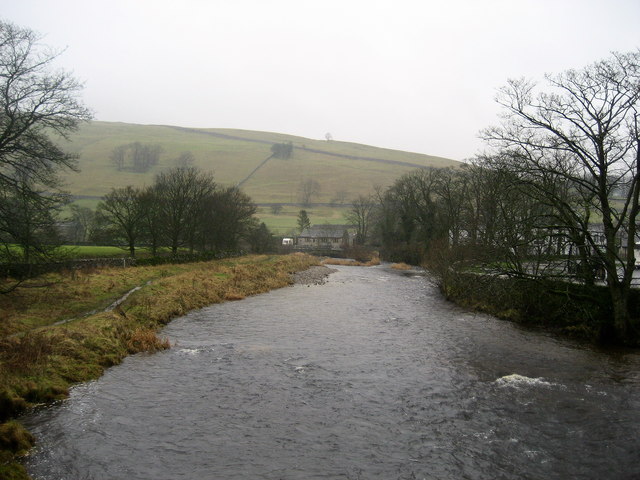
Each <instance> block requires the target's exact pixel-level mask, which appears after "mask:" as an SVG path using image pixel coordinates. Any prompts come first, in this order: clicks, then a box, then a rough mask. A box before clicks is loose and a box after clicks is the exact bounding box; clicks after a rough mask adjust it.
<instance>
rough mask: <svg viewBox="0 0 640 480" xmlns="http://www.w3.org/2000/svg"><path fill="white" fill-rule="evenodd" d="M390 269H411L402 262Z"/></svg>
mask: <svg viewBox="0 0 640 480" xmlns="http://www.w3.org/2000/svg"><path fill="white" fill-rule="evenodd" d="M391 268H393V269H394V270H411V269H412V268H413V267H412V266H411V265H408V264H406V263H404V262H400V263H394V264H392V265H391Z"/></svg>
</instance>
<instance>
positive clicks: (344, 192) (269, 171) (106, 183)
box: [64, 122, 459, 230]
mask: <svg viewBox="0 0 640 480" xmlns="http://www.w3.org/2000/svg"><path fill="white" fill-rule="evenodd" d="M132 142H140V143H141V144H152V145H159V146H160V147H161V149H162V150H161V153H160V155H159V158H158V163H157V165H155V166H153V167H151V168H150V169H149V170H148V171H146V172H144V173H136V172H133V171H131V169H126V168H125V169H123V170H121V171H118V169H117V168H116V166H115V165H114V163H113V162H112V160H111V159H110V156H111V154H112V152H113V150H114V148H116V147H118V146H121V145H126V144H130V143H132ZM286 142H291V143H292V145H293V147H294V148H293V155H292V157H291V158H290V159H287V160H282V159H277V158H272V159H270V160H269V161H267V162H266V163H265V164H264V165H263V166H262V167H261V168H260V169H259V170H257V171H256V172H255V174H254V175H252V176H251V177H250V178H249V179H247V180H246V181H244V182H243V184H242V189H243V190H244V191H245V192H246V193H247V194H248V195H250V196H251V198H252V199H253V200H254V201H255V202H256V203H258V204H273V203H281V204H285V210H283V212H282V214H284V216H285V217H286V216H287V215H288V212H287V208H289V209H291V212H293V213H295V212H297V208H299V207H296V206H294V205H291V206H290V207H287V206H286V204H296V203H298V202H299V193H298V190H299V186H300V183H301V182H302V181H304V180H308V179H313V180H315V181H317V182H318V183H319V185H320V192H319V194H318V195H317V196H315V197H313V199H312V202H313V203H315V204H329V203H331V202H333V203H335V202H336V199H340V201H341V202H345V201H346V202H348V201H349V200H351V199H353V198H355V197H356V196H357V195H358V194H368V193H371V192H372V191H373V189H374V188H375V187H376V186H382V187H385V186H388V185H390V184H391V183H392V182H393V181H394V180H395V179H396V178H398V177H399V176H400V175H402V174H403V173H406V172H409V171H411V170H414V169H416V168H419V167H427V166H431V167H448V166H456V165H459V162H456V161H453V160H449V159H446V158H441V157H434V156H429V155H423V154H418V153H410V152H402V151H398V150H389V149H383V148H377V147H372V146H368V145H360V144H356V143H348V142H339V141H325V140H313V139H309V138H303V137H296V136H291V135H285V134H278V133H269V132H256V131H249V130H232V129H194V128H183V127H172V126H162V125H135V124H125V123H111V122H91V123H89V124H86V125H84V126H83V127H82V128H81V129H80V130H79V131H78V132H76V133H75V134H74V135H72V137H71V138H70V141H69V142H65V148H66V149H68V150H69V151H72V152H74V153H77V154H78V155H79V167H80V172H79V173H68V174H66V175H65V177H64V179H65V182H66V185H67V189H68V190H69V191H70V192H71V194H73V195H74V196H76V197H77V198H79V199H84V200H82V202H83V203H85V204H87V205H89V206H93V205H95V203H97V200H98V198H99V197H101V196H102V195H104V194H105V193H108V192H109V191H110V190H111V189H112V188H114V187H116V188H117V187H123V186H126V185H134V186H144V185H149V184H151V183H152V182H153V179H154V176H155V175H156V174H158V173H159V172H161V171H163V170H166V169H169V168H172V167H174V166H176V159H177V158H178V157H179V155H180V154H181V153H182V152H187V151H188V152H191V153H192V154H193V158H194V163H193V165H195V166H197V167H199V168H201V169H202V170H205V171H210V172H213V173H214V176H215V179H216V181H217V182H218V183H220V184H223V185H236V184H238V183H239V182H241V181H242V180H244V179H246V177H247V176H248V175H249V174H250V173H251V172H252V171H254V170H255V168H256V167H257V166H258V165H259V164H260V163H261V162H263V161H264V160H265V159H266V158H267V157H269V156H270V155H271V146H272V145H273V144H274V143H286ZM291 212H289V213H291ZM263 213H264V214H265V216H266V217H268V214H267V209H264V211H263ZM333 217H335V218H333ZM322 218H323V221H329V222H332V223H333V222H334V220H335V222H337V223H339V222H340V221H341V218H342V214H341V213H340V212H337V213H336V212H335V211H330V212H328V211H327V212H323V214H322ZM267 220H269V219H267ZM271 220H273V219H271ZM312 220H313V219H312ZM278 222H280V223H282V222H284V223H283V225H279V224H278ZM278 222H275V223H274V222H273V221H271V222H270V221H267V224H268V225H270V226H274V225H275V226H276V230H277V229H278V228H280V227H282V228H284V227H286V226H288V225H291V219H288V220H286V221H285V219H284V217H280V218H279V219H278Z"/></svg>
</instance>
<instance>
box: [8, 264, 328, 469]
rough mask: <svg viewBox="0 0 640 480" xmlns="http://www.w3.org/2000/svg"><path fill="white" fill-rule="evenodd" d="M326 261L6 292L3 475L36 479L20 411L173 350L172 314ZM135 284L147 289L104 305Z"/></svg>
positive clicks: (167, 271)
mask: <svg viewBox="0 0 640 480" xmlns="http://www.w3.org/2000/svg"><path fill="white" fill-rule="evenodd" d="M317 264H318V259H317V258H315V257H311V256H308V255H303V254H293V255H287V256H275V255H274V256H267V255H259V256H258V255H253V256H246V257H238V258H233V259H225V260H215V261H208V262H199V263H190V264H181V265H159V266H153V267H136V268H105V269H99V270H94V271H84V272H83V271H80V272H69V273H66V274H50V275H47V276H44V277H41V278H37V279H32V280H30V284H29V285H28V286H31V287H36V286H37V282H41V283H46V285H47V288H46V289H43V288H20V289H18V290H16V291H14V292H12V293H10V294H6V295H3V296H0V312H2V319H1V320H0V327H1V328H2V333H1V334H0V421H2V422H4V423H2V424H0V478H3V479H4V478H7V479H27V478H28V476H27V475H26V472H25V471H24V468H23V467H22V466H21V465H20V463H19V461H18V457H19V456H20V455H21V454H23V453H25V452H26V451H28V449H29V448H30V447H31V445H32V444H33V438H32V437H31V435H30V434H29V433H28V432H26V431H25V430H24V428H23V427H22V426H21V425H20V424H19V423H18V422H17V421H16V420H15V418H16V417H17V416H18V415H20V414H22V413H24V412H26V411H27V410H28V409H29V408H31V407H33V406H36V405H38V404H42V403H50V402H53V401H56V400H60V399H63V398H66V396H67V395H68V391H69V387H70V386H71V385H73V384H74V383H77V382H84V381H87V380H91V379H94V378H98V377H99V376H100V375H102V373H103V371H104V370H105V369H106V368H108V367H110V366H112V365H116V364H118V363H120V362H121V361H122V359H123V358H124V357H125V356H127V355H129V354H133V353H137V352H154V351H158V350H162V349H165V348H168V347H169V346H170V345H169V342H168V341H167V339H163V338H160V337H158V335H157V333H156V332H157V331H158V330H159V329H160V328H161V327H162V326H163V325H166V324H167V323H168V322H169V321H170V320H171V319H172V318H175V317H177V316H180V315H183V314H185V313H187V312H188V311H190V310H193V309H197V308H202V307H204V306H206V305H210V304H213V303H217V302H222V301H226V300H238V299H242V298H244V297H246V296H248V295H254V294H258V293H263V292H266V291H268V290H271V289H274V288H280V287H283V286H286V285H288V284H290V283H291V273H293V272H296V271H300V270H305V269H307V268H309V267H310V266H312V265H317ZM134 287H141V288H140V289H139V290H137V291H134V292H132V293H131V295H130V296H129V297H128V298H127V299H126V300H125V301H124V302H123V303H121V304H120V305H119V306H117V307H116V308H114V309H113V310H111V311H104V309H105V307H106V306H108V305H109V304H111V303H113V302H114V301H116V300H117V299H119V298H121V297H122V296H123V295H124V294H125V293H127V292H129V291H131V290H132V289H133V288H134ZM96 309H98V310H100V312H99V313H94V314H91V315H88V316H83V313H86V312H90V311H92V310H96ZM65 320H70V321H66V322H63V323H60V322H61V321H65Z"/></svg>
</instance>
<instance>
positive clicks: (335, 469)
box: [25, 266, 640, 480]
mask: <svg viewBox="0 0 640 480" xmlns="http://www.w3.org/2000/svg"><path fill="white" fill-rule="evenodd" d="M337 268H338V270H339V271H338V272H337V273H334V274H332V275H331V276H330V277H329V280H328V282H327V283H326V284H325V285H314V286H304V285H296V286H294V287H291V288H285V289H281V290H277V291H273V292H270V293H267V294H264V295H259V296H255V297H251V298H248V299H246V300H242V301H240V302H231V303H224V304H219V305H214V306H211V307H208V308H205V309H203V310H200V311H197V312H194V313H191V314H189V315H186V316H185V317H182V318H179V319H177V320H175V321H173V322H172V323H171V324H170V325H169V326H168V327H167V328H166V329H165V330H164V332H163V335H165V336H168V337H169V338H170V339H171V341H172V343H175V346H174V347H173V348H172V349H171V350H167V351H165V352H162V353H158V354H155V355H147V354H139V355H135V356H132V357H129V358H127V359H126V360H125V361H124V363H122V364H121V365H119V366H116V367H113V368H111V369H109V370H108V371H107V372H106V374H105V375H104V376H103V377H102V378H100V379H99V380H97V381H94V382H90V383H87V384H83V385H80V386H78V387H75V388H74V389H73V390H72V393H71V396H70V398H69V399H68V400H66V401H64V402H62V403H60V404H58V405H55V406H52V407H49V408H47V409H44V410H41V411H40V412H38V413H37V414H34V415H32V416H30V417H28V418H26V419H25V422H26V423H27V425H28V427H29V428H30V429H31V430H32V431H33V432H34V433H35V434H36V435H37V438H38V440H39V443H38V447H37V448H36V449H35V450H34V452H33V453H32V454H31V456H30V457H29V459H28V460H27V468H28V470H29V472H30V474H31V475H32V476H33V477H34V478H36V479H48V480H54V479H55V480H60V479H65V480H67V479H68V480H79V479H92V480H119V479H122V480H125V479H126V480H133V479H135V480H145V479H149V480H151V479H153V480H175V479H190V480H191V479H194V480H195V479H197V480H202V479H224V480H232V479H243V480H244V479H274V480H275V479H423V478H424V479H452V480H453V479H455V480H459V479H487V480H489V479H491V480H494V479H582V478H584V479H638V478H640V355H638V354H637V353H629V352H613V353H612V352H601V351H598V350H596V349H592V348H587V347H584V346H580V345H575V344H572V343H570V342H567V341H562V340H558V339H554V338H552V337H550V336H548V335H545V334H541V333H537V332H531V331H527V330H523V329H519V328H518V327H517V326H514V325H513V324H510V323H508V322H504V321H500V320H496V319H494V318H492V317H490V316H487V315H481V314H474V313H469V312H466V311H463V310H461V309H459V308H457V307H455V306H453V305H452V304H450V303H447V302H446V301H444V300H443V299H442V298H441V297H440V294H439V293H438V291H437V290H436V289H435V287H433V286H432V285H431V284H430V283H429V281H428V279H427V278H426V277H424V276H419V275H411V274H405V273H401V272H396V271H394V270H392V269H390V268H388V267H387V266H379V267H369V268H364V267H337Z"/></svg>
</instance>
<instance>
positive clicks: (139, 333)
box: [127, 328, 171, 353]
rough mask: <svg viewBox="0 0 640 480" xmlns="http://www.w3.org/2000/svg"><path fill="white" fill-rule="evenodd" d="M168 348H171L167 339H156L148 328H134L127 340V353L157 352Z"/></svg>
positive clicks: (153, 331)
mask: <svg viewBox="0 0 640 480" xmlns="http://www.w3.org/2000/svg"><path fill="white" fill-rule="evenodd" d="M169 348H171V343H170V342H169V339H168V338H160V337H158V335H157V334H156V331H155V330H153V329H150V328H136V329H135V330H134V331H133V332H131V334H130V336H129V339H128V340H127V351H128V352H129V353H138V352H159V351H161V350H167V349H169Z"/></svg>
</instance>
